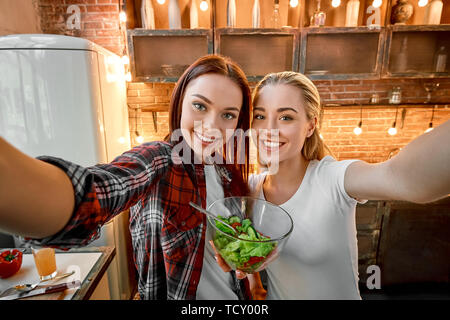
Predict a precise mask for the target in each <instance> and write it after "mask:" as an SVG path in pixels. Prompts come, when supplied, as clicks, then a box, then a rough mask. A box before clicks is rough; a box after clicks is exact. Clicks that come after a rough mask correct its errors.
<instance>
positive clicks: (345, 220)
mask: <svg viewBox="0 0 450 320" xmlns="http://www.w3.org/2000/svg"><path fill="white" fill-rule="evenodd" d="M354 161H357V160H344V161H336V160H335V159H333V158H332V157H331V156H326V157H324V158H323V159H322V160H320V161H318V160H313V161H310V163H309V165H308V168H307V170H306V173H305V176H304V178H303V180H302V183H301V185H300V187H299V188H298V190H297V191H296V193H295V194H294V195H293V196H292V197H291V198H290V199H289V200H288V201H286V202H285V203H283V204H282V205H281V207H282V208H283V209H285V210H286V211H287V212H288V213H289V214H290V215H291V217H292V219H293V221H294V229H293V231H292V234H291V236H290V238H289V239H288V241H287V243H286V245H285V247H284V249H283V251H282V252H281V255H280V257H278V259H277V260H276V261H273V262H272V263H271V264H270V265H269V266H268V267H267V268H266V271H267V274H268V283H267V286H268V288H267V299H280V300H288V299H298V300H300V299H361V297H360V294H359V289H358V247H357V239H356V221H355V209H356V204H357V201H356V200H355V199H353V198H351V197H350V196H349V195H348V194H347V193H346V192H345V189H344V174H345V171H346V169H347V167H348V165H349V164H350V163H352V162H354ZM264 178H265V173H262V174H258V175H252V176H251V177H250V179H249V184H250V188H251V190H252V191H254V190H255V189H256V188H258V187H259V185H261V183H260V182H261V181H262V180H263V179H264ZM258 197H260V198H262V199H264V193H263V190H262V188H261V189H260V191H259V196H258ZM361 202H362V203H363V202H364V201H361Z"/></svg>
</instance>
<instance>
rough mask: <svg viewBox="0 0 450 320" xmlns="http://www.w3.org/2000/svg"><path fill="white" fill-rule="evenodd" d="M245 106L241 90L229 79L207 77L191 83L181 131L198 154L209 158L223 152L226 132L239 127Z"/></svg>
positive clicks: (185, 103)
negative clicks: (215, 153) (239, 120)
mask: <svg viewBox="0 0 450 320" xmlns="http://www.w3.org/2000/svg"><path fill="white" fill-rule="evenodd" d="M242 103H243V94H242V91H241V89H240V87H239V86H238V85H237V84H236V83H235V82H234V81H233V80H231V79H230V78H228V77H226V76H223V75H219V74H213V73H210V74H204V75H202V76H199V77H198V78H196V79H194V80H192V81H191V82H190V83H189V84H188V86H187V87H186V91H185V94H184V98H183V102H182V111H181V121H180V128H181V129H182V130H183V137H184V139H185V141H186V142H187V143H188V145H189V146H190V147H191V149H192V150H194V152H195V153H196V154H197V155H203V156H209V155H210V154H211V153H212V152H214V151H217V150H219V151H220V150H221V149H222V146H223V144H225V142H226V141H225V137H226V131H227V130H230V129H231V130H234V129H236V127H237V124H238V118H239V114H240V111H241V108H242ZM199 152H202V153H199ZM206 153H209V154H206ZM202 158H203V157H202Z"/></svg>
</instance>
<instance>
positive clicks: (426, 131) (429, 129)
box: [425, 127, 433, 133]
mask: <svg viewBox="0 0 450 320" xmlns="http://www.w3.org/2000/svg"><path fill="white" fill-rule="evenodd" d="M431 130H433V127H431V128H428V129H427V130H425V133H428V132H430V131H431Z"/></svg>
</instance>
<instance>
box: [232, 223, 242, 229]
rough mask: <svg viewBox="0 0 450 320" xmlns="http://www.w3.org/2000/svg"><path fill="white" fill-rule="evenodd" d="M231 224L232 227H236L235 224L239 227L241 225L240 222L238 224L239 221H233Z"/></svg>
mask: <svg viewBox="0 0 450 320" xmlns="http://www.w3.org/2000/svg"><path fill="white" fill-rule="evenodd" d="M231 226H232V227H233V228H234V229H236V227H237V226H239V227H240V226H242V224H240V223H239V222H235V223H232V224H231Z"/></svg>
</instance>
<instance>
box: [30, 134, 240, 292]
mask: <svg viewBox="0 0 450 320" xmlns="http://www.w3.org/2000/svg"><path fill="white" fill-rule="evenodd" d="M171 152H172V145H170V144H169V143H165V142H150V143H144V144H142V145H140V146H138V147H135V148H133V149H132V150H130V151H127V152H125V153H124V154H122V155H120V156H119V157H117V158H116V159H114V161H113V162H111V163H108V164H98V165H95V166H92V167H88V168H84V167H81V166H79V165H76V164H74V163H71V162H69V161H65V160H62V159H59V158H55V157H48V156H42V157H38V159H40V160H43V161H46V162H48V163H51V164H53V165H56V166H58V167H59V168H61V169H62V170H64V171H65V172H66V174H67V175H68V176H69V177H70V179H71V180H72V184H73V188H74V190H75V210H74V213H73V215H72V218H71V219H70V221H69V222H68V223H67V225H66V226H65V227H64V228H63V230H61V231H60V232H58V233H57V234H55V235H53V236H50V237H48V238H44V239H39V240H38V239H28V240H29V241H30V242H32V243H33V242H34V243H38V244H40V245H45V246H53V247H58V248H70V247H78V246H85V245H87V244H88V243H89V242H91V241H93V240H95V239H96V238H98V236H99V232H100V228H101V226H102V225H103V224H104V223H106V222H107V221H108V220H110V219H112V218H113V217H114V216H115V215H117V214H119V213H121V212H122V211H124V210H127V209H128V208H131V210H130V231H131V237H132V242H133V255H134V261H135V266H136V268H137V271H138V274H139V282H138V289H139V294H140V296H141V299H195V297H196V291H197V285H198V283H199V280H200V274H201V270H202V265H203V253H204V246H205V231H206V218H205V215H204V214H202V213H200V212H198V211H196V210H194V209H193V208H191V206H190V205H189V201H193V202H195V203H201V205H202V206H203V207H205V206H206V182H205V176H204V168H203V165H193V164H190V165H186V164H175V163H174V162H173V161H172V158H171ZM216 168H217V170H218V173H219V176H221V177H222V185H223V188H224V194H225V197H227V196H232V195H234V196H239V195H245V194H246V193H247V192H248V189H247V186H246V184H245V183H244V181H243V179H242V178H241V176H240V174H239V173H238V172H237V171H236V170H233V169H232V168H231V166H227V165H220V166H219V165H218V166H216ZM231 179H233V183H231ZM233 277H234V279H236V277H235V275H233ZM235 285H236V288H235V292H236V294H237V295H238V297H239V298H241V299H244V298H249V294H248V283H247V282H246V281H245V282H244V281H239V280H235Z"/></svg>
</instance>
